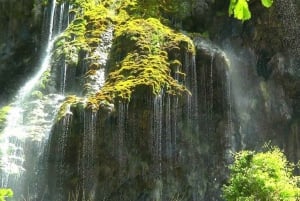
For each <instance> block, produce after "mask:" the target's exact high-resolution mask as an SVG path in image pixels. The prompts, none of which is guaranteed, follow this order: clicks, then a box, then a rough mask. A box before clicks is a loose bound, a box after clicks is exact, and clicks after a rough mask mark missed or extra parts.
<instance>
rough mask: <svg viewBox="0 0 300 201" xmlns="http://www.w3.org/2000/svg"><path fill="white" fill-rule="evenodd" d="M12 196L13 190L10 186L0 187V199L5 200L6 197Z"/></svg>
mask: <svg viewBox="0 0 300 201" xmlns="http://www.w3.org/2000/svg"><path fill="white" fill-rule="evenodd" d="M12 196H13V191H12V190H11V189H10V188H0V201H5V199H6V198H10V197H12Z"/></svg>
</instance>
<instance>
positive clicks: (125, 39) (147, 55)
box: [88, 18, 195, 109]
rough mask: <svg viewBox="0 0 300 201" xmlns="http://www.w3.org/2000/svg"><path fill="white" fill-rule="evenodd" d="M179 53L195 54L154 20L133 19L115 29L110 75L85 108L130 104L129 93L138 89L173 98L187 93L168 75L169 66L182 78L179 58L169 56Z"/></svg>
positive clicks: (182, 37)
mask: <svg viewBox="0 0 300 201" xmlns="http://www.w3.org/2000/svg"><path fill="white" fill-rule="evenodd" d="M182 50H183V51H186V52H189V53H190V54H194V52H195V50H194V46H193V43H192V41H191V40H190V39H189V38H188V37H186V36H185V35H183V34H181V33H179V32H175V31H173V30H172V29H170V28H169V27H166V26H164V25H163V24H161V23H160V21H159V20H157V19H154V18H148V19H133V20H130V21H128V22H127V23H125V24H122V25H119V26H117V27H116V31H115V40H114V44H113V49H112V51H111V52H112V55H110V58H111V60H110V61H109V64H110V65H109V67H110V69H109V70H110V71H111V72H110V74H109V75H108V78H107V81H106V82H105V84H104V86H103V88H102V89H101V90H100V91H99V92H98V93H97V94H95V95H93V96H90V97H89V99H88V106H89V107H92V108H94V109H98V106H99V103H100V102H101V101H108V102H110V103H113V102H114V100H115V99H117V100H122V101H130V98H131V96H132V93H134V92H135V91H136V89H139V88H141V87H142V88H147V89H149V90H150V91H151V92H152V93H153V94H154V95H158V94H159V93H161V92H162V91H164V92H166V93H168V94H172V95H180V94H182V93H189V91H188V90H187V89H186V88H185V86H184V85H182V84H181V83H179V82H178V81H177V80H175V79H174V78H173V77H172V76H171V74H172V68H171V66H176V67H177V68H174V69H176V72H174V73H177V74H178V75H179V76H182V78H183V79H184V77H185V74H184V73H183V72H181V71H180V67H181V63H180V61H179V60H178V59H179V58H172V59H171V55H169V53H170V52H172V53H174V51H176V52H177V53H178V56H179V57H180V51H182Z"/></svg>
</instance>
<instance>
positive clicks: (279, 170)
mask: <svg viewBox="0 0 300 201" xmlns="http://www.w3.org/2000/svg"><path fill="white" fill-rule="evenodd" d="M293 167H294V166H293V164H291V163H289V162H288V160H287V159H286V157H285V155H284V154H283V153H282V152H281V151H280V150H279V149H278V148H276V147H274V148H272V147H271V150H269V151H266V152H259V153H257V152H254V151H246V150H245V151H241V152H238V153H236V154H235V155H234V163H233V164H232V165H230V166H229V170H230V178H229V181H228V183H227V184H225V185H224V186H223V189H222V190H223V198H225V200H226V201H237V200H240V201H242V200H244V201H254V200H265V201H267V200H270V201H271V200H276V201H277V200H278V201H279V200H282V201H296V200H298V198H299V196H300V195H299V194H300V189H299V187H298V186H297V177H295V176H293V175H292V172H293Z"/></svg>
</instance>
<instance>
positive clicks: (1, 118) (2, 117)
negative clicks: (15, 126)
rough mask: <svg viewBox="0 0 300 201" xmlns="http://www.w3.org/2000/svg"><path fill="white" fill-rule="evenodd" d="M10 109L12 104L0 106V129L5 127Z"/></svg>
mask: <svg viewBox="0 0 300 201" xmlns="http://www.w3.org/2000/svg"><path fill="white" fill-rule="evenodd" d="M10 109H11V107H10V106H4V107H2V108H0V131H1V130H2V129H3V126H4V123H5V122H6V118H7V115H8V113H9V111H10Z"/></svg>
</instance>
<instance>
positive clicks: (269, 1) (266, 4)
mask: <svg viewBox="0 0 300 201" xmlns="http://www.w3.org/2000/svg"><path fill="white" fill-rule="evenodd" d="M261 4H262V5H263V6H264V7H266V8H270V7H271V6H272V4H273V0H261Z"/></svg>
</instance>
